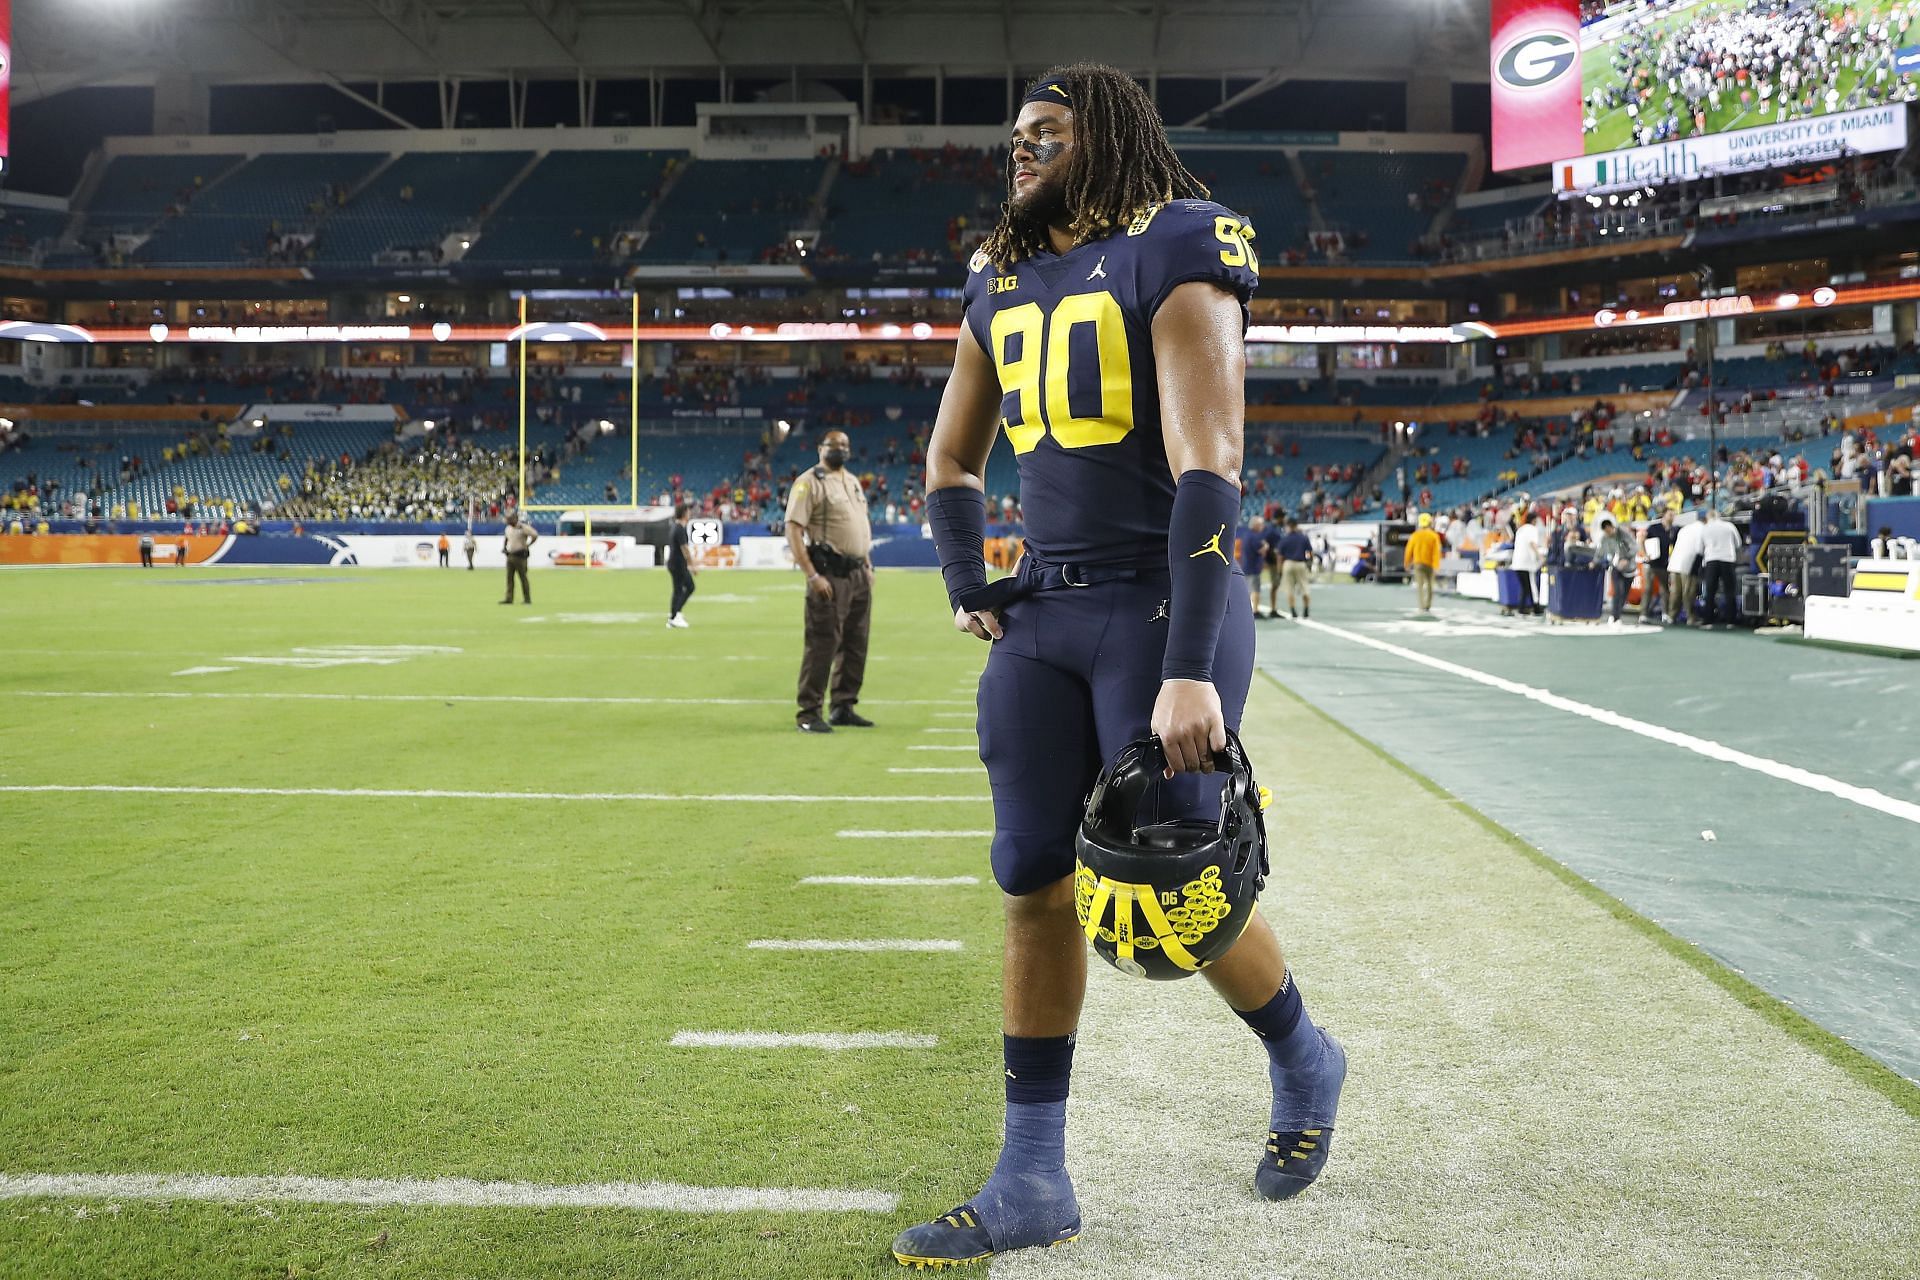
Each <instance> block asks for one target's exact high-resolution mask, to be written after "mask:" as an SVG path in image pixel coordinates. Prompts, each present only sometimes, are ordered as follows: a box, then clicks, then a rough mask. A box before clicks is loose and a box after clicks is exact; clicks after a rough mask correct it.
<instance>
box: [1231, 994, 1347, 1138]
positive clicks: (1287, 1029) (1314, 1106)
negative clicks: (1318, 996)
mask: <svg viewBox="0 0 1920 1280" xmlns="http://www.w3.org/2000/svg"><path fill="white" fill-rule="evenodd" d="M1235 1012H1236V1013H1239V1014H1240V1020H1241V1021H1242V1022H1245V1023H1246V1024H1247V1025H1248V1026H1249V1027H1251V1028H1253V1033H1254V1034H1255V1035H1257V1036H1259V1037H1260V1043H1261V1044H1262V1045H1264V1046H1266V1050H1267V1078H1268V1080H1269V1081H1270V1082H1271V1083H1272V1085H1273V1114H1272V1122H1271V1126H1270V1127H1271V1128H1273V1129H1275V1130H1277V1131H1279V1132H1283V1133H1284V1132H1287V1131H1289V1130H1296V1129H1307V1128H1312V1127H1314V1126H1315V1125H1320V1124H1325V1123H1328V1122H1329V1121H1330V1118H1331V1117H1329V1116H1327V1115H1321V1114H1316V1113H1318V1112H1323V1111H1325V1110H1326V1109H1327V1104H1328V1102H1329V1101H1330V1100H1329V1099H1327V1098H1324V1097H1322V1096H1321V1095H1323V1094H1324V1093H1326V1091H1327V1090H1326V1088H1325V1082H1323V1081H1322V1080H1321V1079H1320V1078H1319V1077H1320V1075H1321V1074H1322V1073H1321V1072H1317V1071H1314V1070H1311V1068H1313V1067H1317V1066H1318V1065H1319V1064H1320V1060H1321V1058H1322V1056H1323V1055H1324V1054H1325V1052H1326V1048H1325V1040H1324V1039H1323V1037H1322V1036H1321V1033H1320V1028H1318V1027H1316V1026H1314V1025H1313V1019H1312V1018H1309V1017H1308V1016H1307V1010H1306V1006H1305V1005H1304V1004H1302V1003H1301V1001H1300V987H1299V984H1298V983H1296V982H1294V980H1293V975H1292V974H1291V973H1289V974H1287V975H1286V977H1284V978H1282V979H1281V982H1280V990H1279V992H1278V993H1276V994H1275V995H1274V997H1273V999H1271V1000H1269V1001H1267V1002H1266V1003H1265V1004H1263V1005H1261V1006H1260V1007H1259V1008H1258V1009H1251V1010H1247V1011H1244V1012H1242V1011H1240V1010H1237V1009H1236V1010H1235ZM1303 1067H1304V1068H1309V1069H1308V1070H1299V1068H1303ZM1342 1074H1344V1073H1342ZM1339 1087H1340V1086H1339V1083H1338V1082H1337V1081H1336V1082H1334V1084H1333V1089H1334V1097H1335V1098H1338V1096H1339V1093H1338V1090H1339Z"/></svg>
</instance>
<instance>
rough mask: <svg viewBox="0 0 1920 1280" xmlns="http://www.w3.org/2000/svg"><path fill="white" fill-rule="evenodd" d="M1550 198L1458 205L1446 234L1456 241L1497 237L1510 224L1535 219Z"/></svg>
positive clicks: (1525, 196) (1449, 219)
mask: <svg viewBox="0 0 1920 1280" xmlns="http://www.w3.org/2000/svg"><path fill="white" fill-rule="evenodd" d="M1546 200H1547V197H1545V196H1542V195H1540V194H1539V193H1537V192H1535V193H1533V194H1530V195H1524V196H1517V197H1509V198H1507V199H1504V200H1494V201H1491V202H1489V203H1487V204H1476V205H1456V206H1455V207H1454V210H1453V213H1452V215H1451V216H1450V217H1448V219H1447V227H1446V234H1447V235H1448V236H1449V237H1450V238H1452V239H1454V240H1472V239H1477V238H1479V237H1482V236H1490V235H1497V234H1499V233H1500V232H1501V231H1502V230H1504V229H1505V227H1506V225H1507V223H1509V222H1511V221H1513V220H1515V219H1518V218H1526V217H1530V216H1532V215H1533V214H1534V213H1536V212H1538V211H1539V209H1540V206H1541V205H1542V204H1543V203H1545V202H1546Z"/></svg>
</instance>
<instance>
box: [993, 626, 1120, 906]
mask: <svg viewBox="0 0 1920 1280" xmlns="http://www.w3.org/2000/svg"><path fill="white" fill-rule="evenodd" d="M979 708H980V714H979V720H978V728H979V733H980V759H981V761H982V762H983V763H984V764H985V765H986V766H987V781H988V783H989V784H990V786H991V787H992V790H993V828H994V830H993V878H994V879H995V880H996V881H998V882H999V885H1000V887H1001V888H1002V889H1003V890H1005V891H1006V892H1008V893H1011V894H1025V893H1032V892H1033V891H1034V890H1036V889H1041V888H1044V887H1046V886H1047V885H1049V884H1052V883H1053V882H1054V881H1056V880H1059V879H1060V878H1061V877H1063V876H1068V875H1072V874H1073V842H1074V836H1075V834H1076V833H1077V832H1078V831H1079V829H1080V814H1081V806H1082V805H1083V804H1084V803H1085V801H1086V797H1087V793H1088V792H1089V791H1091V790H1092V789H1093V780H1094V778H1095V776H1096V775H1098V773H1099V771H1100V757H1099V755H1098V753H1097V751H1096V750H1095V746H1094V732H1093V707H1092V701H1091V699H1090V696H1089V693H1088V689H1087V686H1086V683H1085V682H1084V681H1082V680H1081V679H1080V678H1079V677H1078V676H1075V675H1073V674H1071V673H1069V672H1066V671H1063V670H1061V669H1060V668H1058V667H1054V666H1050V665H1049V664H1047V663H1045V662H1042V661H1040V660H1039V659H1038V658H1034V657H1030V656H1026V655H1023V654H1021V653H1018V652H1016V651H1015V650H1014V649H1012V648H1003V647H1002V646H1001V645H995V646H994V649H993V651H992V652H991V653H990V654H988V656H987V667H986V670H985V671H983V672H982V673H981V675H980V694H979Z"/></svg>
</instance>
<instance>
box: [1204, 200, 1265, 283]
mask: <svg viewBox="0 0 1920 1280" xmlns="http://www.w3.org/2000/svg"><path fill="white" fill-rule="evenodd" d="M1213 238H1214V239H1215V240H1218V241H1219V242H1220V243H1221V244H1224V245H1226V246H1227V247H1226V248H1224V249H1222V250H1221V251H1220V261H1221V262H1223V263H1225V264H1226V265H1227V266H1229V267H1251V268H1252V269H1253V270H1255V271H1258V270H1259V269H1260V258H1259V255H1258V254H1256V253H1254V251H1253V228H1252V227H1251V226H1249V225H1247V224H1246V223H1244V222H1241V221H1240V220H1239V219H1238V218H1229V217H1228V216H1227V215H1226V214H1224V213H1223V214H1221V215H1220V216H1219V217H1217V218H1215V219H1214V220H1213Z"/></svg>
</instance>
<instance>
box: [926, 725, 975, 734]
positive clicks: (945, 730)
mask: <svg viewBox="0 0 1920 1280" xmlns="http://www.w3.org/2000/svg"><path fill="white" fill-rule="evenodd" d="M920 732H922V733H972V732H973V730H971V729H953V728H948V727H947V726H944V725H935V726H934V727H932V728H931V729H922V730H921V731H920Z"/></svg>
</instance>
